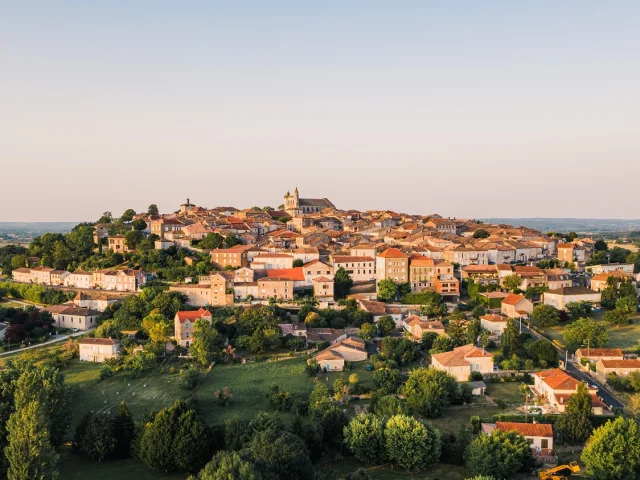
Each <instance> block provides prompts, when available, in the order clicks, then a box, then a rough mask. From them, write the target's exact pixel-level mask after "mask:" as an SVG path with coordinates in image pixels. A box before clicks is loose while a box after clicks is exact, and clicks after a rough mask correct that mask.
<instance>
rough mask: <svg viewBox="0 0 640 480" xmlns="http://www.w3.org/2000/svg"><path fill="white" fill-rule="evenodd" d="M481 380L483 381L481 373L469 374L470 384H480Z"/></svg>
mask: <svg viewBox="0 0 640 480" xmlns="http://www.w3.org/2000/svg"><path fill="white" fill-rule="evenodd" d="M482 379H483V377H482V373H480V372H471V373H470V374H469V381H470V382H481V381H482Z"/></svg>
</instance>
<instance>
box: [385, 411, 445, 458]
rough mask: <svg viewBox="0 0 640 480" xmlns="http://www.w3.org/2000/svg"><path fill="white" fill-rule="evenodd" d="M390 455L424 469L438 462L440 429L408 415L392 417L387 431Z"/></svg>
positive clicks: (387, 445)
mask: <svg viewBox="0 0 640 480" xmlns="http://www.w3.org/2000/svg"><path fill="white" fill-rule="evenodd" d="M384 438H385V450H386V453H387V457H388V458H389V459H390V460H391V461H392V462H394V463H397V464H398V465H400V466H401V467H402V468H405V469H407V470H423V469H425V468H428V467H431V466H433V465H435V464H436V463H438V460H439V459H440V453H441V441H440V431H439V430H438V429H437V428H435V427H433V426H432V425H431V424H429V423H422V422H420V421H418V420H416V419H415V418H413V417H409V416H407V415H396V416H394V417H391V418H390V419H389V420H388V421H387V424H386V426H385V430H384Z"/></svg>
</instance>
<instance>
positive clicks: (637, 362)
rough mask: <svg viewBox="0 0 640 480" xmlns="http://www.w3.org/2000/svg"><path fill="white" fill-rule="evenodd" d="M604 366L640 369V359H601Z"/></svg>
mask: <svg viewBox="0 0 640 480" xmlns="http://www.w3.org/2000/svg"><path fill="white" fill-rule="evenodd" d="M600 361H601V362H602V366H603V367H604V368H637V369H640V359H637V358H635V359H630V358H629V359H624V360H600Z"/></svg>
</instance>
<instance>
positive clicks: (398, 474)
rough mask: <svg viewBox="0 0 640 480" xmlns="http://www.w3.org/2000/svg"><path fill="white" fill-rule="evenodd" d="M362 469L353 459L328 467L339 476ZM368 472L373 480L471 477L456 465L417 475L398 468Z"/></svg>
mask: <svg viewBox="0 0 640 480" xmlns="http://www.w3.org/2000/svg"><path fill="white" fill-rule="evenodd" d="M363 467H365V465H364V464H362V463H360V462H358V461H357V460H354V459H349V460H342V461H338V462H334V463H332V464H331V465H330V468H333V469H334V470H336V471H337V472H338V474H339V475H346V474H348V473H351V472H354V471H356V470H357V469H359V468H363ZM368 471H369V475H370V476H371V478H373V479H374V480H395V479H399V478H406V479H411V480H445V479H446V480H462V479H465V478H468V477H470V476H471V475H470V474H469V472H468V470H467V469H466V468H464V467H459V466H457V465H436V466H435V467H434V468H430V469H429V471H426V472H418V473H410V472H407V471H406V470H403V469H401V468H398V467H396V468H395V469H392V468H391V467H372V468H369V469H368Z"/></svg>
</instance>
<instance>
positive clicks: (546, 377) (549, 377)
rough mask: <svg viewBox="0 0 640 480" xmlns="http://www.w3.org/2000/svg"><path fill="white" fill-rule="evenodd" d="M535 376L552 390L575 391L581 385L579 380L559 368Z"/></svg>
mask: <svg viewBox="0 0 640 480" xmlns="http://www.w3.org/2000/svg"><path fill="white" fill-rule="evenodd" d="M534 376H536V377H539V378H540V379H541V380H542V381H543V382H544V383H546V384H547V385H548V386H549V387H550V388H551V389H552V390H575V389H576V388H578V385H579V384H580V381H579V380H577V379H576V378H574V377H572V376H571V375H569V374H568V373H566V372H565V371H564V370H560V369H559V368H554V369H552V370H546V371H544V372H537V373H534Z"/></svg>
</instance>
